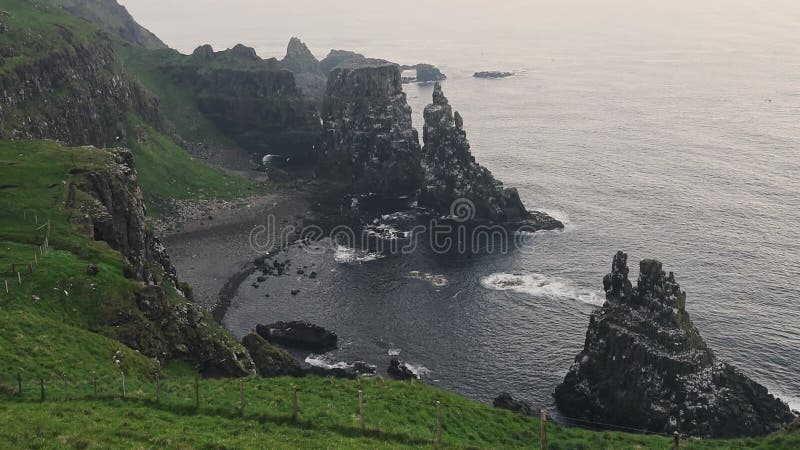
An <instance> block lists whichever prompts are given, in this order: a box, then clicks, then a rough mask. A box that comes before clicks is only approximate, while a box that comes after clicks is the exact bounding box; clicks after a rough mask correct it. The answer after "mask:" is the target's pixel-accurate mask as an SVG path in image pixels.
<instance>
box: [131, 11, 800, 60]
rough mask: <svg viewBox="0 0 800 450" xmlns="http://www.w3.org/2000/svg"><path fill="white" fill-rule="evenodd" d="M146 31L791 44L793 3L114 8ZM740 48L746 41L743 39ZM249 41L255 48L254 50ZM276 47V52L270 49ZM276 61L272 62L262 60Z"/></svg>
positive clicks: (196, 37)
mask: <svg viewBox="0 0 800 450" xmlns="http://www.w3.org/2000/svg"><path fill="white" fill-rule="evenodd" d="M120 2H121V3H122V4H124V5H125V6H126V7H127V8H128V10H129V11H130V12H131V14H133V16H134V17H135V18H136V19H137V20H138V21H139V22H140V23H142V24H143V25H144V26H145V27H147V28H149V29H150V30H151V31H153V32H155V33H156V34H157V35H158V36H159V37H161V38H162V39H163V40H164V41H166V42H167V44H169V45H170V46H172V47H174V48H177V49H178V50H181V51H184V52H188V51H191V50H192V49H193V48H195V47H196V46H197V45H199V44H202V43H210V44H212V45H214V47H215V48H224V47H229V46H232V45H234V44H236V43H239V42H242V43H245V44H249V45H251V46H255V47H256V48H260V49H265V48H266V49H273V48H274V49H275V50H276V51H277V50H278V48H279V47H280V46H283V45H285V43H286V42H287V41H288V39H289V37H291V36H295V35H296V36H299V37H301V38H302V39H304V40H306V41H309V43H310V44H311V47H312V50H314V51H315V53H319V54H322V55H324V54H325V53H326V52H327V50H328V49H327V48H315V46H314V43H315V42H324V43H325V44H328V45H333V44H332V43H336V42H341V45H338V47H341V48H346V47H347V45H346V44H347V43H349V42H363V41H364V40H365V39H374V40H384V41H389V40H393V41H400V40H403V39H416V40H419V39H430V40H431V41H436V40H453V39H457V40H459V41H475V42H480V41H482V40H486V39H487V37H488V38H490V39H491V40H495V41H496V40H497V39H498V38H499V37H508V38H509V39H515V40H518V41H523V42H524V41H526V40H530V41H535V40H541V39H553V40H561V41H570V40H575V41H577V42H582V41H585V42H592V41H596V40H598V39H600V40H608V41H609V42H613V41H615V40H619V39H625V40H636V39H638V38H640V37H641V36H642V35H643V34H647V35H648V37H649V40H650V41H654V40H655V41H658V40H660V41H662V42H664V43H668V42H670V41H671V40H676V41H680V40H684V41H687V40H691V39H694V38H695V37H696V38H697V39H701V36H702V39H707V38H708V36H709V35H712V36H715V37H718V38H719V39H721V40H726V39H728V40H731V41H733V42H735V41H736V39H737V38H742V39H744V37H742V36H740V33H739V30H741V29H743V28H745V27H746V28H748V33H745V35H747V34H773V33H774V34H775V35H776V36H781V38H780V39H783V37H782V36H796V35H797V34H798V33H796V30H798V29H800V1H797V0H772V1H759V0H669V1H664V0H501V1H494V2H487V1H486V0H437V1H429V0H404V1H399V2H398V1H392V2H388V1H382V0H371V1H370V0H337V1H335V2H330V1H320V0H292V1H276V0H226V1H224V2H223V1H218V0H120ZM747 39H750V38H749V37H748V38H747ZM254 41H256V42H254ZM278 43H280V46H279V45H278ZM262 56H279V55H262Z"/></svg>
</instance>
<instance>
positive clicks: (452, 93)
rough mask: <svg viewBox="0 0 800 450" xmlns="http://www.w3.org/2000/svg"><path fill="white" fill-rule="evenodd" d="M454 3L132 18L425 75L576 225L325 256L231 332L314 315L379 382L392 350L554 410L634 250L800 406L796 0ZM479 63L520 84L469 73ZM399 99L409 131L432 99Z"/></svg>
mask: <svg viewBox="0 0 800 450" xmlns="http://www.w3.org/2000/svg"><path fill="white" fill-rule="evenodd" d="M129 3H130V2H129ZM145 3H147V2H145ZM301 3H302V2H301ZM413 3H414V2H412V4H413ZM445 3H447V2H445ZM664 3H669V4H664ZM459 4H461V5H462V6H461V7H460V8H459V11H460V12H459V14H458V15H457V17H455V18H454V19H453V21H452V22H448V15H447V14H448V13H447V9H446V8H438V9H436V11H435V12H432V13H429V12H427V10H423V9H422V8H419V9H417V8H415V7H414V5H408V4H407V5H406V6H404V7H403V8H401V10H402V12H405V13H406V16H405V19H403V21H399V20H396V21H394V22H392V23H391V24H390V25H388V24H387V23H386V22H385V21H384V22H381V21H375V20H363V21H360V20H358V14H359V13H358V11H357V10H355V9H353V10H351V16H348V15H347V14H345V13H341V14H340V16H336V18H335V20H334V19H332V20H331V22H330V23H327V25H322V24H320V23H318V22H320V19H319V18H317V19H313V20H312V25H313V26H304V23H305V22H303V17H302V15H301V14H300V13H298V12H296V11H294V12H292V11H289V12H288V13H287V14H289V16H288V17H286V18H285V19H286V20H283V21H279V20H278V19H276V17H280V14H281V12H280V10H272V11H268V12H267V11H263V12H262V14H263V16H259V14H254V13H253V12H252V10H251V12H250V13H249V14H245V13H242V15H241V17H242V20H241V21H240V22H239V25H237V26H231V27H226V28H224V29H221V28H220V29H215V28H213V27H211V28H204V27H191V26H189V25H185V26H181V22H180V21H181V20H183V21H184V22H186V21H188V20H190V19H191V20H201V18H198V17H200V16H198V15H197V14H195V15H191V14H190V15H189V19H187V18H186V16H185V15H182V16H181V17H177V16H175V17H172V16H167V17H164V16H163V14H162V15H161V16H159V17H158V18H155V15H153V16H152V17H154V18H153V19H152V22H148V17H151V16H148V14H149V13H148V12H147V10H146V8H145V7H144V6H140V8H138V11H137V7H134V5H133V4H131V5H129V7H130V8H131V10H132V12H133V13H134V14H135V15H137V17H141V18H142V22H143V23H144V24H145V25H148V26H151V28H153V29H154V31H156V33H157V34H159V35H160V36H162V38H164V39H165V40H166V41H167V42H168V43H170V44H172V45H173V46H175V47H177V48H179V49H181V50H185V51H190V50H191V49H192V48H193V47H194V46H195V45H198V44H200V43H204V42H211V43H213V44H215V46H216V47H226V46H230V45H232V44H233V43H236V42H244V43H248V44H249V45H252V46H254V47H256V49H257V50H258V52H259V54H261V55H262V56H264V57H267V56H281V55H282V54H283V51H284V48H285V43H286V42H287V41H288V38H289V37H290V36H291V35H294V34H297V35H300V36H301V37H302V38H303V39H304V40H305V41H306V42H307V43H308V44H309V46H310V47H311V49H312V50H313V51H314V52H315V53H316V54H318V55H319V56H320V57H321V56H324V55H325V54H326V53H327V50H328V49H330V48H341V49H349V50H355V51H359V52H362V53H364V54H366V55H367V56H372V57H381V58H385V59H389V60H392V61H396V62H399V63H406V64H411V63H417V62H430V63H434V64H436V65H437V66H439V67H440V68H441V69H442V70H443V71H444V72H445V73H446V74H447V76H448V80H447V81H446V82H444V83H443V88H444V92H445V94H446V95H447V96H448V98H449V99H450V103H451V104H452V105H453V107H454V108H455V109H456V110H458V111H459V112H461V114H462V116H463V117H464V123H465V125H464V126H465V129H466V130H467V134H468V137H469V139H470V141H471V143H472V149H473V154H474V155H475V156H476V158H477V159H478V161H479V162H481V163H483V164H484V165H485V166H487V167H488V168H490V169H491V170H492V171H493V173H494V174H495V175H496V176H497V177H498V178H499V179H501V180H503V181H504V182H505V184H506V185H508V186H514V187H517V188H518V189H519V190H520V194H521V196H522V198H523V200H524V201H525V202H526V204H527V205H528V206H529V207H531V208H532V209H541V210H544V211H547V212H549V213H551V214H552V215H554V216H556V217H558V218H560V219H562V220H563V221H564V222H565V223H566V224H567V227H566V230H565V231H564V232H563V233H545V234H541V235H537V236H536V237H535V238H534V240H533V242H532V243H531V244H530V248H529V249H528V250H529V251H525V252H512V253H509V254H506V255H491V256H486V257H480V258H472V259H448V258H442V257H440V256H438V255H435V254H432V253H431V252H428V251H425V250H420V251H418V252H416V253H414V254H412V255H406V256H403V257H390V258H377V259H376V258H358V257H353V256H352V255H350V256H348V257H342V254H341V252H340V254H339V257H338V258H334V257H333V255H331V256H329V257H322V258H319V259H318V260H314V261H313V262H312V263H313V264H315V266H314V267H315V270H317V271H318V272H319V273H320V276H319V278H318V279H317V280H314V281H313V282H311V281H297V283H298V287H299V288H300V289H301V292H300V293H299V294H298V295H296V296H292V295H290V294H289V292H288V289H286V288H284V289H282V290H281V289H277V288H275V289H272V288H271V287H270V285H269V282H267V283H264V285H262V287H260V288H259V289H254V288H252V287H251V286H250V284H249V283H245V284H244V285H243V287H242V289H241V290H240V293H239V296H238V298H237V299H236V300H235V301H234V304H233V306H232V308H231V310H230V312H229V314H228V316H227V317H226V321H225V324H226V325H227V326H228V327H229V328H231V329H232V330H233V331H234V332H236V333H239V334H242V333H244V332H246V331H247V330H250V329H251V328H252V327H253V326H254V325H255V324H256V323H260V322H271V321H275V320H294V319H305V320H309V321H312V322H315V323H318V324H319V325H322V326H325V327H326V328H329V329H332V330H335V331H336V332H337V333H338V334H339V336H340V339H341V341H342V342H343V343H344V345H343V347H342V348H341V349H340V350H337V351H336V352H333V353H332V354H330V355H325V359H326V360H327V361H329V362H337V361H351V360H353V359H364V360H366V361H367V362H370V363H372V364H376V365H378V366H379V367H381V368H385V366H386V365H387V364H388V360H389V358H390V357H391V356H390V355H393V354H397V353H399V357H400V358H401V359H404V360H407V361H409V362H411V363H413V364H415V365H417V366H420V367H424V368H425V376H424V378H425V379H426V380H427V381H428V382H430V383H432V384H435V385H438V386H441V387H444V388H446V389H449V390H452V391H454V392H458V393H461V394H464V395H467V396H470V397H472V398H476V399H479V400H483V401H490V400H491V399H492V398H493V397H494V396H496V395H497V394H498V393H500V392H502V391H508V392H511V393H513V394H515V395H517V396H520V397H523V398H527V399H529V400H531V401H533V402H535V403H538V404H542V405H546V406H550V407H552V398H551V393H552V391H553V389H554V388H555V386H556V385H557V384H558V383H559V382H560V380H561V379H562V378H563V376H564V374H565V373H566V371H567V369H568V368H569V366H570V364H571V363H572V361H573V358H574V357H575V355H576V354H577V353H578V352H579V351H580V350H581V348H582V346H583V342H584V337H585V331H586V326H587V324H588V319H589V314H590V313H591V312H592V310H593V309H594V308H596V307H597V305H598V304H600V303H601V302H602V295H601V292H600V290H601V288H602V277H603V275H604V274H606V273H607V272H608V271H609V270H610V266H611V259H612V256H613V254H614V253H615V252H616V251H617V250H624V251H626V252H628V253H629V255H630V258H629V262H631V263H632V264H630V265H631V271H632V278H634V279H635V277H636V274H637V273H638V265H637V264H636V262H637V261H638V260H640V259H643V258H657V259H660V260H661V261H662V262H663V263H664V266H665V270H667V271H674V272H675V274H676V278H677V280H678V282H679V283H680V284H681V286H682V288H683V289H684V290H685V291H686V292H687V295H688V298H687V309H688V311H689V312H690V314H691V316H692V318H693V320H694V322H695V324H696V325H697V327H698V328H699V329H700V331H701V333H702V335H703V337H704V338H705V339H706V340H707V341H708V342H709V343H710V345H711V346H712V347H713V348H714V349H715V351H716V353H717V355H718V356H719V357H720V358H722V359H724V360H726V361H728V362H730V363H732V364H734V365H736V366H738V367H739V368H740V369H742V370H743V371H744V372H745V373H746V374H747V375H749V376H751V377H752V378H753V379H755V380H757V381H758V382H760V383H763V384H764V385H766V386H767V387H768V388H769V389H770V391H771V392H772V393H774V394H776V395H778V396H780V397H782V398H783V399H784V400H787V401H788V402H789V403H790V404H791V405H792V406H793V407H794V408H795V409H800V377H799V376H798V374H799V373H800V284H799V283H798V278H800V277H799V275H800V226H798V223H800V181H798V178H797V175H798V171H800V51H798V49H800V34H798V33H797V32H796V30H797V29H800V4H798V3H797V2H770V3H769V5H766V4H762V3H760V2H748V1H743V0H731V1H716V0H708V1H694V2H689V1H677V2H650V1H643V2H631V1H620V0H609V1H608V2H607V3H599V4H598V3H597V2H588V1H577V0H573V1H568V2H565V3H564V4H563V5H559V6H554V5H550V4H549V2H543V1H534V2H525V3H524V4H523V3H521V2H509V4H510V5H511V6H508V5H506V6H503V7H500V6H497V8H496V10H491V11H489V12H487V10H485V9H482V10H480V11H477V10H476V11H477V12H476V14H475V15H474V17H473V15H470V14H469V10H470V8H479V6H477V4H473V3H471V2H459ZM247 7H254V6H252V5H244V4H243V2H241V1H240V2H233V6H231V7H230V8H229V10H228V11H227V14H231V15H234V14H239V13H236V12H235V10H236V8H247ZM431 8H436V7H435V6H431ZM514 8H519V10H518V11H519V13H518V14H517V10H515V9H514ZM373 9H374V8H373ZM465 10H466V11H467V12H465ZM368 12H371V13H375V11H373V10H372V9H371V10H369V11H368ZM309 14H310V13H309ZM392 14H396V15H399V14H400V12H398V11H393V12H392ZM245 15H247V16H256V17H262V18H263V21H264V22H263V23H264V26H263V27H260V26H259V22H257V21H256V20H255V19H253V20H251V21H248V20H246V19H245ZM267 17H269V18H267ZM314 17H316V16H314ZM370 17H371V16H370ZM192 18H194V19H192ZM168 20H174V21H177V25H176V26H173V28H172V29H173V30H177V31H174V32H172V34H170V32H169V30H168V29H167V27H166V26H165V25H163V24H164V23H166V22H167V21H168ZM348 20H349V21H348ZM201 34H202V36H201ZM478 70H503V71H506V70H507V71H513V72H515V73H516V76H514V77H511V78H507V79H503V80H478V79H474V78H472V76H471V74H472V73H473V72H475V71H478ZM405 91H406V92H407V94H408V98H409V103H410V104H411V106H412V108H413V109H414V120H415V126H417V127H418V128H420V129H421V121H422V117H421V113H422V109H423V108H424V105H425V104H427V103H429V102H430V98H431V93H432V86H430V85H406V86H405ZM243 239H246V236H243ZM345 253H346V252H345ZM412 272H413V273H412ZM415 272H420V273H421V274H426V273H427V274H431V275H441V276H442V277H443V278H444V279H446V280H447V283H446V284H445V285H444V286H441V285H438V286H437V285H434V284H433V283H431V282H430V280H426V279H425V277H424V276H422V277H420V276H417V275H415ZM420 278H422V279H420ZM265 292H269V293H270V294H271V295H270V297H268V298H267V297H265V296H264V293H265Z"/></svg>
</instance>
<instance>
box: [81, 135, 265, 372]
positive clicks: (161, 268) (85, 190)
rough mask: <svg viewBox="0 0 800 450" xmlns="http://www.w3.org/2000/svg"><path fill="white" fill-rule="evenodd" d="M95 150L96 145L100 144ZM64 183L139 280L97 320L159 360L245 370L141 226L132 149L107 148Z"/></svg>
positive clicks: (246, 364) (230, 342)
mask: <svg viewBox="0 0 800 450" xmlns="http://www.w3.org/2000/svg"><path fill="white" fill-rule="evenodd" d="M98 151H101V150H98ZM73 174H74V175H81V177H80V180H81V181H80V182H78V183H76V184H74V185H72V184H71V185H70V186H69V194H68V199H67V207H68V208H75V209H78V210H79V211H80V214H78V215H74V219H73V220H75V221H76V222H81V223H82V224H83V225H84V226H85V228H86V229H87V231H88V232H89V233H90V234H91V235H92V237H93V238H94V239H95V240H100V241H104V242H106V243H108V245H110V246H111V247H112V248H113V249H115V250H117V251H119V252H120V253H121V254H122V256H123V258H124V259H125V261H126V262H127V268H126V269H125V271H126V276H128V277H129V278H132V279H135V280H138V281H141V282H143V283H144V284H143V285H142V287H141V288H139V289H137V290H136V293H135V297H136V298H135V299H131V300H132V301H131V302H130V304H125V305H119V307H118V309H116V310H115V311H114V312H113V313H109V314H107V317H104V318H102V319H101V321H102V322H103V324H102V325H104V326H107V327H109V328H110V329H111V330H113V333H114V337H115V338H117V339H119V340H120V341H121V342H123V343H125V344H126V345H128V346H129V347H131V348H133V349H135V350H139V351H141V352H142V353H144V354H146V355H148V356H151V357H154V358H159V359H162V360H165V359H170V358H180V359H185V360H187V361H190V362H191V363H193V364H194V365H195V366H196V367H198V369H199V370H200V371H201V372H202V373H204V374H205V375H208V376H244V375H248V374H250V373H254V371H255V368H254V365H253V362H252V360H251V359H250V356H249V354H248V353H247V351H246V350H245V349H244V348H243V347H242V346H241V345H239V344H238V343H237V342H236V341H235V339H233V338H232V337H231V336H230V335H228V334H227V333H225V332H224V331H223V330H222V329H221V328H220V327H219V325H217V324H216V323H215V322H214V320H213V319H212V318H211V317H210V316H209V315H208V314H207V313H204V312H202V311H201V310H200V309H198V308H197V307H196V306H195V305H194V304H193V303H192V302H191V301H190V300H191V299H190V298H186V297H191V290H190V288H188V287H187V286H186V285H184V284H181V283H179V282H178V279H177V276H176V273H175V269H174V267H173V266H172V264H171V263H170V260H169V257H168V256H167V254H166V252H165V251H164V247H163V246H162V245H161V244H160V243H159V242H158V240H157V239H156V238H155V237H154V236H153V234H152V233H151V232H150V231H149V230H148V229H147V225H146V221H145V211H144V204H143V201H142V193H141V189H140V188H139V184H138V177H137V173H136V168H135V165H134V162H133V155H132V154H131V153H130V152H129V151H128V150H124V149H116V150H113V151H111V152H110V157H109V158H108V162H107V164H105V165H104V167H103V168H102V169H100V170H92V171H89V172H87V173H83V172H82V170H80V169H78V170H73Z"/></svg>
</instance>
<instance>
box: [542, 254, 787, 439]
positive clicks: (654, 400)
mask: <svg viewBox="0 0 800 450" xmlns="http://www.w3.org/2000/svg"><path fill="white" fill-rule="evenodd" d="M603 285H604V288H605V292H606V299H607V300H606V303H605V305H604V306H603V307H602V308H601V309H599V310H597V311H596V312H595V313H593V314H592V316H591V319H590V322H589V329H588V331H587V333H586V344H585V346H584V349H583V351H582V352H581V353H580V354H579V355H578V356H577V357H576V358H575V363H574V364H573V365H572V367H571V368H570V370H569V373H568V374H567V375H566V377H565V378H564V382H563V383H562V384H561V385H559V386H558V388H557V389H556V391H555V398H556V401H557V404H558V407H559V409H560V410H561V411H562V412H563V413H564V415H566V416H567V417H571V418H575V419H580V420H586V421H591V422H599V423H605V424H610V425H616V426H624V427H630V428H637V429H644V430H649V431H653V432H666V433H672V432H675V431H677V432H679V433H682V434H685V435H690V436H701V437H738V436H758V435H764V434H767V433H770V432H772V431H775V430H778V429H780V428H781V427H782V426H784V425H785V424H787V423H789V422H790V421H792V419H793V418H794V415H793V414H792V412H791V411H790V410H789V407H788V406H787V405H786V404H785V403H783V402H782V401H780V400H779V399H776V398H775V397H773V396H772V395H770V394H769V393H768V392H767V389H766V388H765V387H764V386H762V385H760V384H758V383H756V382H755V381H753V380H751V379H749V378H748V377H747V376H745V375H744V374H742V373H741V372H740V371H739V370H738V369H736V368H735V367H733V366H731V365H729V364H727V363H725V362H723V361H720V360H719V359H718V358H717V357H716V356H715V355H714V353H713V352H712V350H711V349H710V348H709V347H708V345H707V344H706V342H705V341H704V340H703V338H702V337H701V336H700V332H699V331H698V330H697V328H696V327H695V326H694V324H692V321H691V320H690V318H689V313H687V312H686V293H685V292H683V291H682V290H681V288H680V285H679V284H678V283H677V282H676V281H675V276H674V275H673V274H672V273H671V272H670V273H669V274H666V273H665V272H664V271H663V270H662V264H661V263H660V262H658V261H656V260H643V261H641V262H640V264H639V279H638V282H637V285H636V287H634V286H633V285H632V283H631V282H630V280H629V279H628V266H627V255H626V254H625V253H622V252H619V253H617V254H616V255H615V256H614V261H613V264H612V268H611V273H609V274H608V275H607V276H606V277H605V279H604V280H603Z"/></svg>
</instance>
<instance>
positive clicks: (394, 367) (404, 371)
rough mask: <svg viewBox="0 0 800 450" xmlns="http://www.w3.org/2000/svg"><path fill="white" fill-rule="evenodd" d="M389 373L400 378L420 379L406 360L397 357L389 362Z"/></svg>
mask: <svg viewBox="0 0 800 450" xmlns="http://www.w3.org/2000/svg"><path fill="white" fill-rule="evenodd" d="M387 371H388V372H389V375H391V376H392V377H394V378H397V379H399V380H410V379H412V378H413V379H417V380H418V379H419V375H417V374H416V373H415V372H414V371H413V370H411V368H410V367H409V366H408V364H407V363H406V362H404V361H400V360H399V359H397V358H392V360H391V361H390V362H389V369H388V370H387Z"/></svg>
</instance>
